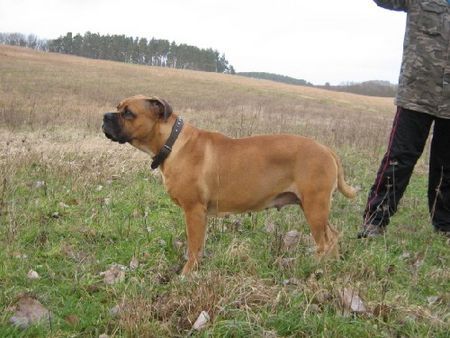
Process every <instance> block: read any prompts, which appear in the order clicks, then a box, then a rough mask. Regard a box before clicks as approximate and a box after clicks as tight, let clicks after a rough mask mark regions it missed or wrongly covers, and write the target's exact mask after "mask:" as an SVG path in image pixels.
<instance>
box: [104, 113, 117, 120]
mask: <svg viewBox="0 0 450 338" xmlns="http://www.w3.org/2000/svg"><path fill="white" fill-rule="evenodd" d="M113 119H114V113H105V115H103V120H104V121H108V120H113Z"/></svg>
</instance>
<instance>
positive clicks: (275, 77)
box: [236, 72, 313, 86]
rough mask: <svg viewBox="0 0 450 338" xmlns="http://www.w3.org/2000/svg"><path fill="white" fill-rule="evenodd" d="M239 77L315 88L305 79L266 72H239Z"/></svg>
mask: <svg viewBox="0 0 450 338" xmlns="http://www.w3.org/2000/svg"><path fill="white" fill-rule="evenodd" d="M236 74H237V75H241V76H246V77H252V78H255V79H263V80H271V81H275V82H282V83H287V84H292V85H297V86H313V84H312V83H310V82H308V81H305V80H303V79H296V78H293V77H290V76H285V75H279V74H273V73H265V72H239V73H236Z"/></svg>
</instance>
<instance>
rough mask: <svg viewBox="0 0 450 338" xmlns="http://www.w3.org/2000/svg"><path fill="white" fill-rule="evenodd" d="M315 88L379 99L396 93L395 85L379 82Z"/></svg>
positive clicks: (350, 83)
mask: <svg viewBox="0 0 450 338" xmlns="http://www.w3.org/2000/svg"><path fill="white" fill-rule="evenodd" d="M317 87H319V88H323V89H327V90H333V91H337V92H348V93H354V94H361V95H368V96H381V97H394V96H395V95H396V93H397V85H394V84H392V83H390V82H389V81H379V80H373V81H365V82H361V83H355V82H349V83H345V84H342V85H339V86H330V85H325V86H317Z"/></svg>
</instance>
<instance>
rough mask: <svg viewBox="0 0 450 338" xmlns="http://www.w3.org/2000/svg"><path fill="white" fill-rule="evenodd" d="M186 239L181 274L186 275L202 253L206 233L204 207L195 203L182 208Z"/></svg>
mask: <svg viewBox="0 0 450 338" xmlns="http://www.w3.org/2000/svg"><path fill="white" fill-rule="evenodd" d="M184 214H185V219H186V234H187V241H188V261H187V262H186V264H185V265H184V268H183V271H182V272H181V274H183V275H186V274H188V273H189V272H190V271H192V270H193V269H195V268H197V266H198V264H199V263H200V260H201V258H202V255H203V246H204V243H205V233H206V207H204V206H203V205H201V204H197V205H195V206H193V207H189V208H187V209H184Z"/></svg>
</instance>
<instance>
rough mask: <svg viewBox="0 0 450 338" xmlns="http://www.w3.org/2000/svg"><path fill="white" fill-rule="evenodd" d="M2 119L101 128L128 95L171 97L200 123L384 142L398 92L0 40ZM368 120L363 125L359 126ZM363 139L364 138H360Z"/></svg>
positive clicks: (230, 129) (27, 125) (238, 132)
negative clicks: (325, 86) (358, 91)
mask: <svg viewBox="0 0 450 338" xmlns="http://www.w3.org/2000/svg"><path fill="white" fill-rule="evenodd" d="M0 80H1V81H0V86H1V87H0V97H1V99H0V123H1V124H2V125H4V126H6V127H7V128H9V129H13V130H17V129H19V130H20V129H21V130H26V131H30V130H41V129H42V128H44V129H46V130H55V129H59V128H61V127H62V126H64V127H73V126H76V128H77V131H78V132H79V133H80V131H81V133H87V132H89V133H93V134H98V132H99V128H100V119H101V115H102V114H103V113H104V112H105V111H111V110H113V109H114V107H115V105H116V104H117V103H118V102H119V101H120V100H121V99H123V98H124V97H126V96H130V95H134V94H137V93H142V94H145V95H157V96H160V97H163V98H165V99H167V100H168V101H169V102H170V103H171V104H172V105H173V107H174V108H175V111H177V112H179V113H180V114H182V115H183V116H185V117H186V118H187V119H188V120H190V121H192V122H193V123H195V124H197V125H198V126H200V127H205V128H208V129H214V130H220V131H222V132H224V133H226V134H228V135H231V136H243V135H249V134H255V133H287V132H296V133H302V134H304V135H306V136H313V137H316V138H318V139H319V140H321V141H323V142H325V143H327V144H330V145H333V144H334V143H336V145H337V146H339V145H340V144H341V143H349V144H352V145H358V146H360V147H361V148H367V143H365V142H364V140H367V139H370V142H371V144H373V142H374V140H375V142H376V144H377V145H381V144H384V141H385V138H386V132H384V133H380V132H379V131H380V130H386V129H388V128H387V127H388V125H389V124H390V118H391V116H392V114H393V110H394V108H393V103H392V99H386V98H375V97H363V96H358V95H353V94H347V93H336V92H330V91H325V90H320V89H315V88H309V87H298V86H290V85H284V84H278V83H274V82H270V81H265V80H255V79H249V78H244V77H239V76H231V75H224V74H215V73H204V72H196V71H181V70H175V69H165V68H157V67H146V66H136V65H128V64H123V63H116V62H110V61H99V60H88V59H83V58H79V57H73V56H67V55H66V56H62V55H58V54H50V53H40V52H36V51H32V50H26V49H21V48H16V47H10V46H0ZM362 125H363V126H364V128H361V126H362ZM361 143H363V144H361Z"/></svg>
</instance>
